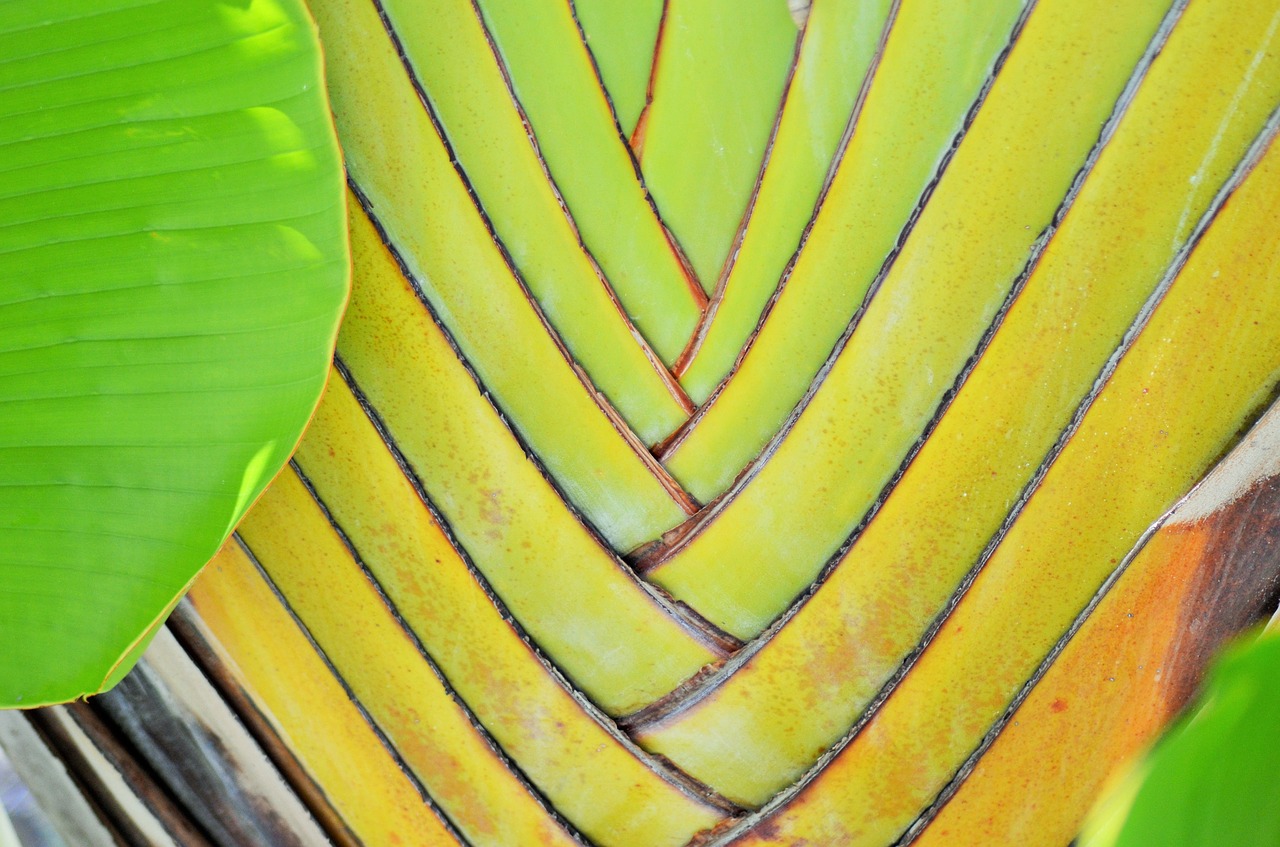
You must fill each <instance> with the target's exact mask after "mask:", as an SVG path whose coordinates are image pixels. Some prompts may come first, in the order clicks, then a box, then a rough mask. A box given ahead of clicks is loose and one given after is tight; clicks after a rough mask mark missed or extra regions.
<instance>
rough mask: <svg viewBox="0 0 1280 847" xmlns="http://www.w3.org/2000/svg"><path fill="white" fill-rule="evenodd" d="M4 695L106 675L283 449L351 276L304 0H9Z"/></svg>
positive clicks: (327, 348)
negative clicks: (15, 0) (16, 0)
mask: <svg viewBox="0 0 1280 847" xmlns="http://www.w3.org/2000/svg"><path fill="white" fill-rule="evenodd" d="M0 56H2V57H3V58H4V61H3V63H0V149H3V153H0V163H2V164H0V170H3V174H4V176H3V181H2V182H0V279H2V280H3V285H2V286H0V405H3V407H4V414H3V416H0V515H3V518H2V519H0V524H2V527H0V531H2V532H3V533H4V543H3V545H0V705H18V706H35V705H39V704H41V703H47V702H50V701H55V700H65V699H69V698H72V697H77V696H80V695H83V694H86V693H91V692H94V691H98V690H100V689H101V688H103V687H104V686H105V685H108V684H110V683H111V682H113V681H114V680H115V679H117V678H119V677H120V676H121V675H122V674H123V672H124V671H126V670H127V669H128V667H129V666H130V665H131V664H132V660H133V659H135V658H136V656H137V655H138V653H139V652H140V649H139V648H140V647H141V646H143V645H144V644H145V641H146V637H145V636H144V633H148V632H149V631H150V630H151V629H152V628H153V627H154V624H155V622H156V621H157V620H158V619H160V616H161V614H162V612H164V611H165V610H166V608H167V607H169V606H171V605H172V604H173V603H174V602H175V601H176V599H177V597H178V595H179V593H180V592H181V591H182V589H183V588H184V587H185V586H186V585H187V583H188V582H189V581H190V580H191V579H192V578H193V577H194V576H195V574H196V572H197V570H198V569H199V568H200V566H201V565H203V564H204V563H205V562H206V561H207V560H208V559H209V558H210V557H211V556H212V555H213V553H214V551H215V550H216V549H217V548H218V545H219V544H220V543H221V542H222V540H223V539H224V538H225V537H226V535H227V534H228V533H229V532H230V531H231V529H232V528H233V527H234V526H235V523H236V521H237V520H238V519H239V518H240V516H241V515H242V514H243V513H244V511H245V510H246V509H247V508H248V506H249V505H250V504H251V503H252V502H253V501H254V499H255V498H256V497H257V496H258V494H259V493H260V492H261V490H262V489H263V487H264V486H265V485H266V483H267V482H268V481H269V480H270V479H271V477H272V476H273V475H274V474H275V472H276V471H277V470H278V469H279V467H280V466H281V465H282V464H283V462H284V461H285V459H286V458H287V457H288V455H289V453H290V452H291V451H292V449H293V447H294V446H295V444H296V443H297V440H298V438H299V436H300V435H301V432H302V428H303V425H304V424H305V422H306V420H307V416H308V414H309V412H310V410H311V408H312V406H313V405H314V403H315V401H316V399H317V398H318V397H319V394H320V391H321V388H322V387H323V384H324V380H325V375H326V369H325V366H326V363H327V360H328V358H329V355H330V352H331V349H332V345H333V343H334V336H335V332H336V327H337V318H338V315H339V312H340V310H341V308H342V304H343V302H344V300H345V297H346V291H347V276H348V271H347V261H346V236H345V215H344V212H343V193H342V183H341V169H340V166H339V158H338V150H337V145H336V141H335V138H334V136H333V132H332V128H331V124H330V121H329V115H328V110H327V107H326V103H325V98H324V93H323V87H322V84H321V68H320V58H319V48H318V44H317V42H316V38H315V33H314V28H313V26H312V24H311V22H310V19H309V18H308V17H307V15H306V12H305V10H304V9H303V7H302V5H301V3H299V2H293V0H239V2H207V0H161V2H138V1H137V0H133V2H130V0H113V2H109V3H107V2H102V0H59V2H16V3H6V4H4V5H3V6H0Z"/></svg>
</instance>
